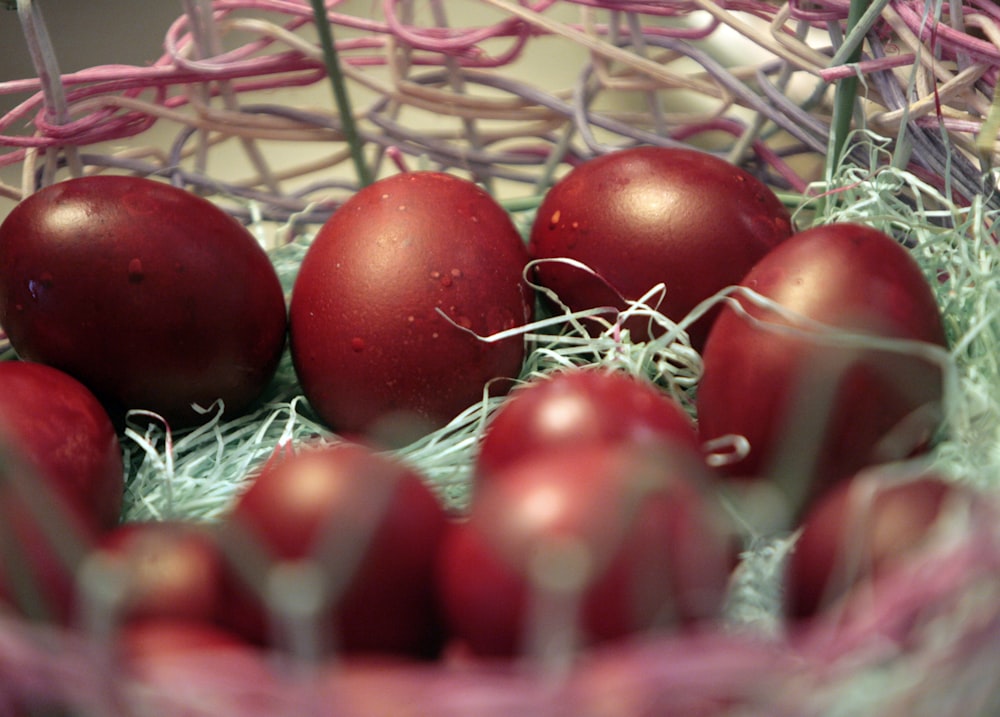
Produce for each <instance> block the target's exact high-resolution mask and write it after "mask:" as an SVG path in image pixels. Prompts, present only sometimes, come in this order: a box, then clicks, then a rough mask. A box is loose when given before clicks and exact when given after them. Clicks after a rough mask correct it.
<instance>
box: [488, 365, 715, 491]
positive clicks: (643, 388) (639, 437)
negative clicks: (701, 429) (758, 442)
mask: <svg viewBox="0 0 1000 717" xmlns="http://www.w3.org/2000/svg"><path fill="white" fill-rule="evenodd" d="M665 438H666V439H673V440H676V441H678V442H680V443H683V444H685V445H687V446H690V447H691V448H692V449H697V448H698V447H699V445H700V443H699V441H698V438H697V433H696V431H695V427H694V422H693V421H692V420H691V417H690V416H689V415H688V414H687V413H685V411H684V409H683V408H682V407H681V405H680V404H679V403H678V402H677V401H675V400H674V399H673V398H671V397H669V396H668V395H667V394H666V393H664V392H663V391H661V390H660V389H658V388H657V387H656V386H654V385H653V384H652V383H650V382H648V381H644V380H643V379H640V378H637V377H634V376H631V375H629V374H627V373H625V372H623V371H613V370H600V369H592V368H574V369H566V370H560V371H556V372H554V373H552V374H550V375H547V376H544V377H540V378H536V379H533V380H531V381H529V382H527V383H525V384H523V385H521V386H519V387H518V388H516V389H514V391H513V392H512V393H511V395H510V397H509V398H508V399H507V401H505V402H504V403H503V405H502V406H501V407H500V408H499V409H498V410H497V412H496V414H495V415H494V416H493V418H492V419H491V420H490V423H489V426H488V428H487V430H486V433H485V435H484V436H483V440H482V442H481V443H480V448H479V453H478V456H477V458H476V473H477V475H479V476H480V477H482V476H486V475H489V474H492V473H496V472H498V471H500V470H502V469H504V468H506V467H507V466H509V465H510V464H511V463H513V462H515V461H519V460H522V459H524V458H527V457H529V456H532V455H534V454H535V453H539V452H542V451H549V450H553V449H557V448H559V449H561V448H571V447H573V446H584V445H596V444H601V443H619V442H634V443H644V442H649V441H657V440H663V439H665Z"/></svg>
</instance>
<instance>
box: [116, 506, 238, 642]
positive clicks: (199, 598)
mask: <svg viewBox="0 0 1000 717" xmlns="http://www.w3.org/2000/svg"><path fill="white" fill-rule="evenodd" d="M97 547H98V549H99V550H100V551H101V555H102V556H103V557H104V558H105V559H108V560H111V561H115V562H116V564H117V565H118V567H119V568H120V569H121V574H122V576H123V579H124V580H125V581H126V591H125V593H126V597H125V602H124V604H123V605H122V615H121V616H122V617H123V618H125V619H127V620H129V621H139V620H152V619H157V620H166V619H170V620H192V621H205V622H213V621H218V620H219V619H220V617H221V615H222V614H223V612H224V605H223V593H222V575H223V561H222V555H221V554H220V552H219V549H218V547H217V546H216V544H215V542H214V541H213V539H212V537H211V536H210V535H209V534H208V533H207V532H206V529H205V528H204V527H202V526H198V525H195V524H186V523H181V522H175V521H168V522H145V523H127V524H124V525H121V526H120V527H118V528H117V529H116V530H113V531H111V532H110V533H108V534H106V535H104V536H103V537H102V538H101V540H100V541H99V542H98V546H97Z"/></svg>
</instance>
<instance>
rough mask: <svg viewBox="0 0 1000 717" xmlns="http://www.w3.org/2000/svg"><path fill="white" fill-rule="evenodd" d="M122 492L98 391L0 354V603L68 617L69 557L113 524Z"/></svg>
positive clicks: (115, 447)
mask: <svg viewBox="0 0 1000 717" xmlns="http://www.w3.org/2000/svg"><path fill="white" fill-rule="evenodd" d="M124 489H125V475H124V468H123V465H122V453H121V447H120V445H119V442H118V436H117V435H116V433H115V430H114V427H113V426H112V423H111V419H110V418H109V417H108V415H107V413H106V412H105V411H104V408H103V407H102V406H101V404H100V402H99V401H98V400H97V398H96V397H94V395H93V394H92V393H91V392H90V391H89V390H87V388H86V387H85V386H83V384H81V383H80V382H79V381H77V380H76V379H74V378H72V377H71V376H69V375H67V374H65V373H63V372H61V371H59V370H57V369H54V368H52V367H49V366H45V365H43V364H36V363H28V362H21V361H0V525H2V529H0V601H4V602H8V603H13V604H16V605H17V606H19V607H21V608H22V609H23V610H26V611H27V612H29V613H31V614H32V615H33V616H34V615H36V614H37V616H39V617H48V618H56V619H60V620H68V619H70V617H71V614H70V613H71V604H72V593H73V584H74V580H75V578H74V575H73V565H72V562H73V561H76V560H79V559H82V551H84V550H86V549H87V548H88V547H89V544H90V542H91V541H93V540H94V539H96V536H97V535H99V534H100V533H102V532H104V531H106V530H109V529H110V528H112V527H113V526H114V525H116V524H117V522H118V520H119V517H120V513H121V508H122V499H123V492H124Z"/></svg>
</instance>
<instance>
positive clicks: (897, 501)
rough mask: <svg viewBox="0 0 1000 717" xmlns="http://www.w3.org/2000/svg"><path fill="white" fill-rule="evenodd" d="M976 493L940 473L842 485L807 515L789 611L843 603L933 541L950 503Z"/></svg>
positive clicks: (810, 611)
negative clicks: (939, 474)
mask: <svg viewBox="0 0 1000 717" xmlns="http://www.w3.org/2000/svg"><path fill="white" fill-rule="evenodd" d="M970 498H971V494H970V493H968V492H967V491H965V490H964V489H963V488H961V487H960V486H958V485H956V484H954V483H950V482H948V481H947V480H945V479H944V478H942V477H941V476H938V475H933V474H931V475H925V476H921V477H919V478H916V479H912V480H907V481H905V482H895V483H894V482H892V481H891V478H890V479H889V480H887V479H886V477H885V476H881V477H880V476H878V474H874V475H870V476H866V477H859V478H854V479H852V480H847V481H843V482H841V483H840V484H838V485H836V486H834V487H833V488H832V489H831V490H830V491H829V492H828V493H826V494H824V495H823V496H822V497H821V498H820V499H819V501H818V502H817V503H816V505H815V506H813V508H812V509H811V510H810V511H809V512H808V513H807V515H806V516H805V519H804V521H803V529H802V534H801V535H800V536H799V538H798V540H797V541H796V543H795V548H794V552H793V553H792V556H791V558H790V560H789V565H788V570H787V587H786V591H785V595H786V604H787V609H788V613H789V615H790V616H792V617H794V618H808V617H812V616H814V615H816V614H818V613H820V612H823V611H825V610H828V609H831V608H832V607H834V606H837V605H843V604H844V600H845V599H848V598H849V596H850V595H851V594H852V593H853V592H854V591H855V590H856V589H857V588H858V586H859V585H862V584H864V583H867V582H868V581H871V580H877V579H878V578H879V577H880V576H882V575H884V574H886V573H887V572H888V571H889V570H891V569H893V568H894V567H897V566H899V565H900V564H901V561H903V560H905V559H907V558H908V557H911V558H912V557H913V556H914V555H915V554H916V553H917V552H918V551H919V550H920V549H921V547H923V546H926V544H927V543H928V540H929V537H930V536H931V535H932V534H933V530H934V527H935V523H936V521H937V520H938V518H939V517H940V516H941V515H942V512H943V511H944V508H945V506H946V505H948V504H949V501H955V500H959V499H965V500H968V499H970Z"/></svg>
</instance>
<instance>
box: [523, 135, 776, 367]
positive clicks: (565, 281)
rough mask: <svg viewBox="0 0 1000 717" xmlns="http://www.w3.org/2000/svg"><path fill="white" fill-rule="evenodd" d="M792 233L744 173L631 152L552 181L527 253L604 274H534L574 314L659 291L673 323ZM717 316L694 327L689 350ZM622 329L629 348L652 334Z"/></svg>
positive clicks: (708, 160) (678, 154) (713, 162)
mask: <svg viewBox="0 0 1000 717" xmlns="http://www.w3.org/2000/svg"><path fill="white" fill-rule="evenodd" d="M791 233H792V223H791V219H790V217H789V213H788V210H787V209H785V207H784V206H783V205H782V203H781V202H780V201H779V199H778V198H777V197H776V196H775V194H774V193H773V192H772V191H771V190H770V189H769V188H768V187H767V186H766V185H765V184H764V183H763V182H761V181H759V180H758V179H756V178H755V177H754V176H753V175H751V174H749V173H748V172H746V171H744V170H743V169H740V168H739V167H736V166H734V165H731V164H729V163H728V162H726V161H724V160H722V159H719V158H718V157H715V156H713V155H710V154H708V153H706V152H701V151H697V150H693V149H676V148H664V147H637V148H633V149H626V150H619V151H616V152H611V153H609V154H605V155H602V156H599V157H597V158H595V159H592V160H590V161H588V162H586V163H584V164H582V165H580V166H578V167H576V168H574V169H573V170H571V171H570V172H569V173H568V174H567V175H566V176H565V177H563V178H562V179H561V180H560V181H559V182H557V183H556V184H555V185H554V186H553V187H552V188H551V189H550V190H549V191H548V193H547V194H546V196H545V198H544V200H543V201H542V203H541V205H540V206H539V208H538V213H537V215H536V219H535V223H534V226H533V227H532V230H531V242H530V244H529V251H530V254H531V258H532V259H554V258H560V257H565V258H569V259H574V260H576V261H578V262H582V263H583V264H585V265H587V266H588V267H590V268H591V269H592V270H593V271H594V272H596V273H597V274H598V275H599V276H600V278H599V279H598V278H595V277H594V276H592V275H589V274H588V273H586V272H584V271H581V270H580V269H578V268H573V267H570V266H567V265H565V264H559V263H557V262H551V261H546V262H544V263H542V264H539V265H538V266H537V269H536V272H537V278H538V281H539V282H540V283H541V284H542V285H544V286H546V287H548V288H549V289H552V290H553V291H555V293H556V294H558V296H559V298H560V300H561V301H563V302H564V303H565V304H567V305H568V306H569V307H570V308H571V309H573V310H582V309H588V308H592V307H600V306H613V307H617V308H625V303H624V302H623V301H622V300H621V298H620V297H624V298H625V299H628V300H633V301H634V300H636V299H639V298H640V297H642V296H643V295H644V294H645V293H646V292H647V291H649V290H650V289H652V288H653V287H654V286H656V285H657V284H660V283H663V284H665V286H666V293H665V295H664V296H663V298H662V303H661V304H660V306H659V311H660V312H661V313H662V314H664V315H665V316H667V317H668V318H669V319H671V320H673V321H675V322H679V321H680V320H682V319H683V318H685V317H686V316H687V315H688V313H689V312H690V311H691V310H692V309H693V308H694V307H695V306H696V305H697V304H699V303H700V302H701V301H703V300H704V299H707V298H709V297H710V296H712V295H714V294H715V293H716V292H718V291H719V290H720V289H723V288H725V287H726V286H729V285H732V284H736V283H737V282H739V281H740V279H742V278H743V275H744V274H746V272H747V271H749V269H750V267H751V266H753V265H754V263H756V262H757V261H758V260H759V259H760V258H761V257H763V256H764V254H766V253H767V252H768V251H769V250H771V249H772V248H773V247H775V246H776V245H778V244H779V243H780V242H782V241H783V240H785V239H786V238H787V237H788V236H789V235H790V234H791ZM609 287H610V288H609ZM713 315H714V313H713V314H710V315H709V316H708V317H706V318H704V319H702V320H699V321H697V322H696V323H694V324H693V325H691V326H690V328H689V330H688V332H689V334H690V336H691V343H692V345H693V346H694V347H695V348H700V347H701V346H702V344H703V343H704V338H705V335H706V333H707V331H708V328H709V326H710V324H711V316H713ZM626 326H627V328H629V329H630V331H631V332H632V338H633V340H635V341H644V340H647V339H648V338H649V336H650V332H649V331H648V330H647V320H646V319H641V318H637V319H631V320H629V322H628V323H627V324H626ZM660 333H662V329H656V330H654V331H653V332H652V335H654V336H656V335H659V334H660Z"/></svg>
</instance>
